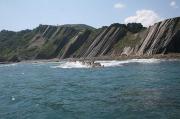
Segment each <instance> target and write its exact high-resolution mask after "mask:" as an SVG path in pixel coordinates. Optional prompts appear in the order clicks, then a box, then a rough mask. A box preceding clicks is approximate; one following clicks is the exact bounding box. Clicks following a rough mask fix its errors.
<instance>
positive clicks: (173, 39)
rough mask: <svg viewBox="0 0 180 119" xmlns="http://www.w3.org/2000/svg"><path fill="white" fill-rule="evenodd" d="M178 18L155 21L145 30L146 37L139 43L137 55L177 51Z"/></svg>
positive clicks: (178, 42)
mask: <svg viewBox="0 0 180 119" xmlns="http://www.w3.org/2000/svg"><path fill="white" fill-rule="evenodd" d="M179 30H180V18H179V17H178V18H174V19H168V20H165V21H163V22H159V23H156V24H155V25H153V26H151V27H149V28H148V30H147V35H146V37H145V38H144V39H143V40H142V43H141V44H140V45H139V49H138V51H137V55H153V54H160V53H169V52H179V51H180V50H179V48H178V46H180V32H179Z"/></svg>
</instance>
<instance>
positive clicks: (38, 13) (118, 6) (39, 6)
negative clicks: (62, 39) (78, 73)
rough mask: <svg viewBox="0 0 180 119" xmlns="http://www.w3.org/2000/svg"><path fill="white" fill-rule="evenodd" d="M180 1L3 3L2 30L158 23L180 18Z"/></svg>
mask: <svg viewBox="0 0 180 119" xmlns="http://www.w3.org/2000/svg"><path fill="white" fill-rule="evenodd" d="M178 11H180V0H0V30H3V29H6V30H13V31H20V30H24V29H33V28H35V27H37V26H38V25H39V24H49V25H62V24H87V25H90V26H93V27H95V28H99V27H101V26H108V25H110V24H112V23H125V24H127V23H133V22H138V23H142V24H143V25H144V26H146V27H148V26H150V25H153V24H154V23H155V22H158V21H161V20H164V19H168V18H172V17H178V16H180V12H178Z"/></svg>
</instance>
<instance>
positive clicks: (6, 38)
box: [0, 17, 180, 62]
mask: <svg viewBox="0 0 180 119" xmlns="http://www.w3.org/2000/svg"><path fill="white" fill-rule="evenodd" d="M165 53H180V17H177V18H172V19H167V20H164V21H162V22H159V23H156V24H154V25H153V26H151V27H149V28H144V27H143V26H142V25H141V24H138V23H130V24H127V25H124V24H118V23H115V24H112V25H110V26H109V27H108V26H105V27H102V28H99V29H95V28H93V27H91V26H87V25H83V24H71V25H61V26H52V25H39V26H38V27H37V28H35V29H33V30H23V31H19V32H13V31H7V30H3V31H1V32H0V62H3V61H20V60H30V59H50V58H61V59H64V58H87V57H88V58H91V57H99V56H105V55H106V56H110V55H111V56H121V55H126V56H130V55H138V56H139V55H140V56H141V55H154V54H165Z"/></svg>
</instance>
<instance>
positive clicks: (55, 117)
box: [0, 61, 180, 119]
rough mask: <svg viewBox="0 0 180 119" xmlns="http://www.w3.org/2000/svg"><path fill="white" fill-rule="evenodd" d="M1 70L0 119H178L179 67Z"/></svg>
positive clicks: (170, 64)
mask: <svg viewBox="0 0 180 119" xmlns="http://www.w3.org/2000/svg"><path fill="white" fill-rule="evenodd" d="M58 65H59V63H37V64H33V63H18V64H11V65H0V119H179V118H180V72H179V71H180V61H162V62H156V63H155V62H154V63H153V62H150V63H140V62H139V63H138V62H131V63H127V62H126V63H122V64H121V65H119V66H118V65H117V66H114V67H105V68H95V69H92V68H68V69H66V68H61V67H56V66H58Z"/></svg>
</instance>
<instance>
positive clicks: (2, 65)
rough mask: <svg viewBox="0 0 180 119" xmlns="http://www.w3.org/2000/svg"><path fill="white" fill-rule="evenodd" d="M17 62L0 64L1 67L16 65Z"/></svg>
mask: <svg viewBox="0 0 180 119" xmlns="http://www.w3.org/2000/svg"><path fill="white" fill-rule="evenodd" d="M16 65H17V63H13V64H0V67H12V66H16Z"/></svg>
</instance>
